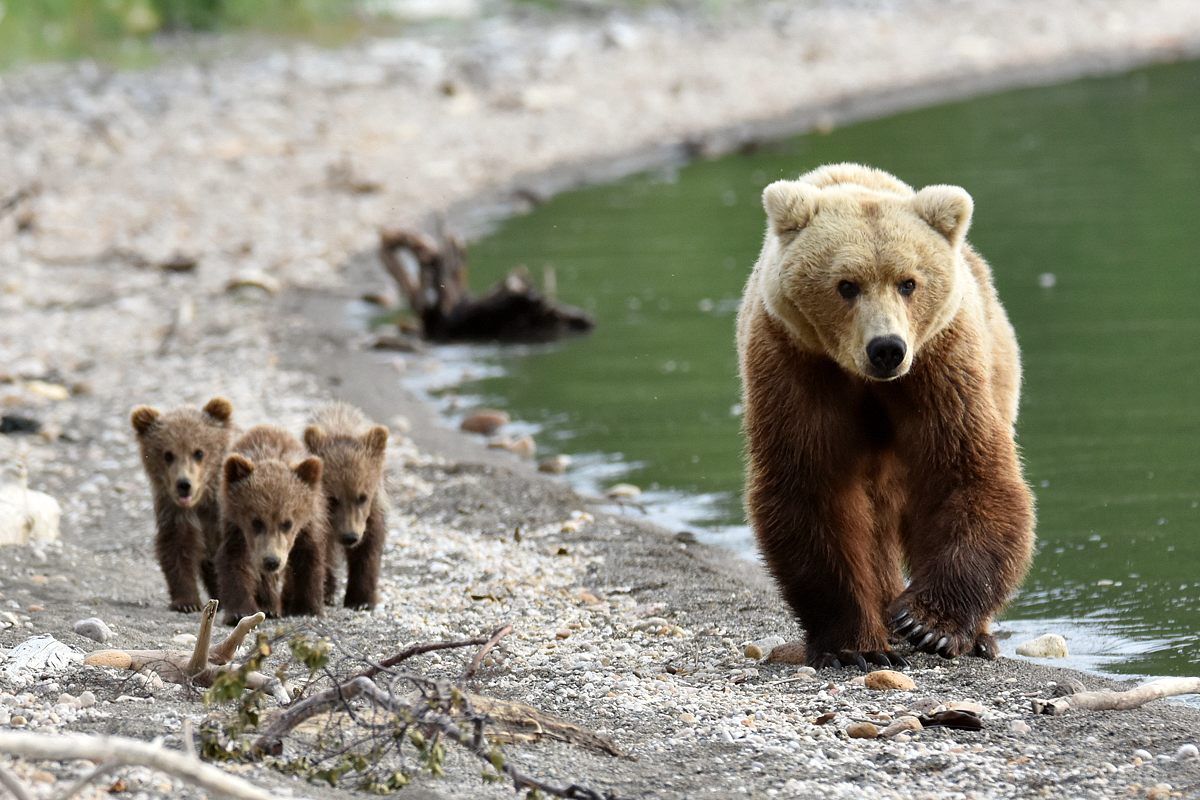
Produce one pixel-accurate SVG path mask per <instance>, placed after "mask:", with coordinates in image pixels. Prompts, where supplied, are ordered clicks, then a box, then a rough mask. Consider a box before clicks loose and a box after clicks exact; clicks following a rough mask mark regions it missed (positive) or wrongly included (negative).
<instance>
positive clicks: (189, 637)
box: [171, 633, 196, 647]
mask: <svg viewBox="0 0 1200 800" xmlns="http://www.w3.org/2000/svg"><path fill="white" fill-rule="evenodd" d="M171 641H172V642H174V643H175V644H181V645H184V646H185V647H190V646H192V645H194V644H195V643H196V634H194V633H177V634H175V635H174V636H172V637H171Z"/></svg>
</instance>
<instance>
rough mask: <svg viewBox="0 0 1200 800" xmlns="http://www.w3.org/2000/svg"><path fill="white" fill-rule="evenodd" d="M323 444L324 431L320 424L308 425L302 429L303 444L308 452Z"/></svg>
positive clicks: (314, 450) (315, 450)
mask: <svg viewBox="0 0 1200 800" xmlns="http://www.w3.org/2000/svg"><path fill="white" fill-rule="evenodd" d="M323 444H325V431H323V430H321V426H320V425H309V426H308V427H307V428H305V429H304V446H305V447H307V448H308V452H310V453H315V452H317V451H318V450H320V449H321V446H322V445H323Z"/></svg>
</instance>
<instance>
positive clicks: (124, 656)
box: [84, 600, 291, 705]
mask: <svg viewBox="0 0 1200 800" xmlns="http://www.w3.org/2000/svg"><path fill="white" fill-rule="evenodd" d="M219 605H220V604H219V603H218V602H217V601H216V600H209V601H208V605H206V606H205V607H204V611H203V612H202V614H201V617H200V632H199V633H198V634H197V637H196V646H195V648H193V649H192V650H191V651H187V650H100V651H97V652H95V653H92V654H91V655H89V656H88V657H87V658H86V659H85V660H84V663H87V664H99V665H104V666H117V667H121V668H124V669H128V670H130V671H131V672H141V671H143V670H150V671H152V672H156V673H158V675H159V676H161V677H162V678H163V679H164V680H168V681H171V682H172V683H178V684H181V685H183V686H200V687H206V688H207V687H209V686H212V685H213V681H214V680H216V678H217V676H218V675H220V674H221V673H222V672H233V671H236V667H235V666H233V665H231V664H230V663H229V662H230V661H232V660H233V656H234V653H236V652H237V649H238V647H240V646H241V644H242V642H243V641H245V639H246V635H247V634H249V633H250V631H252V630H254V629H255V628H257V627H258V625H259V623H261V622H262V621H263V620H264V619H266V615H265V614H263V613H262V612H261V611H260V612H258V613H257V614H255V615H254V616H252V617H242V619H241V620H240V621H239V622H238V624H237V627H236V628H234V629H233V631H232V632H231V633H230V634H229V635H228V636H226V637H225V638H224V639H223V640H221V642H220V643H218V644H216V645H213V644H212V631H213V621H214V620H215V619H216V616H217V607H218V606H219ZM246 685H247V686H249V687H250V688H252V689H264V690H266V691H267V692H269V693H271V694H272V695H274V696H275V698H276V699H277V700H278V701H279V702H280V703H282V704H284V705H286V704H288V703H290V702H291V696H290V694H289V693H288V690H287V688H286V687H285V686H284V685H283V684H282V683H281V682H280V681H279V679H278V678H274V677H268V676H266V675H263V674H262V673H261V672H250V673H248V674H247V675H246Z"/></svg>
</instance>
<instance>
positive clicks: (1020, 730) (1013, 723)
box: [1008, 719, 1033, 735]
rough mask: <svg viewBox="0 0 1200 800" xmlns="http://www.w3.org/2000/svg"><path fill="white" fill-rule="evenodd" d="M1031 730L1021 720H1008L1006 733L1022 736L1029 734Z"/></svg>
mask: <svg viewBox="0 0 1200 800" xmlns="http://www.w3.org/2000/svg"><path fill="white" fill-rule="evenodd" d="M1032 730H1033V728H1031V727H1029V725H1028V724H1027V723H1025V722H1024V721H1022V720H1019V719H1014V720H1009V723H1008V732H1009V733H1016V734H1019V735H1024V734H1026V733H1029V732H1030V731H1032Z"/></svg>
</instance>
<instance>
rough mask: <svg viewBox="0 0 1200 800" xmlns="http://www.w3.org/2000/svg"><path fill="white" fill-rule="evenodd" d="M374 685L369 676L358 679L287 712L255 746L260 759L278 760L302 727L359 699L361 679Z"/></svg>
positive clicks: (297, 705)
mask: <svg viewBox="0 0 1200 800" xmlns="http://www.w3.org/2000/svg"><path fill="white" fill-rule="evenodd" d="M360 678H361V679H362V680H365V681H370V678H368V677H367V676H365V675H358V676H356V677H354V678H353V679H351V680H349V681H347V682H346V683H339V684H338V685H337V686H334V687H333V688H332V689H326V690H325V691H323V692H320V693H318V694H314V695H311V696H310V697H306V698H304V699H303V700H301V701H300V702H299V703H296V704H295V705H293V706H290V707H289V708H287V709H286V710H285V711H284V712H283V713H282V714H280V715H279V716H277V717H275V719H274V720H273V721H272V722H271V724H270V725H269V726H267V729H266V730H265V731H263V734H262V735H261V736H259V737H258V739H257V740H255V742H254V746H253V752H255V753H257V754H259V755H270V756H277V755H279V754H280V753H282V752H283V737H284V736H286V735H287V734H288V732H290V731H291V730H292V728H295V727H296V726H297V725H299V724H300V723H302V722H304V721H305V720H306V719H309V718H311V717H314V716H316V715H317V714H320V713H321V712H323V711H328V710H330V709H332V708H335V707H337V706H340V705H343V704H345V703H346V701H348V700H351V699H352V698H354V697H357V696H358V692H359V685H358V684H357V683H356V681H358V680H359V679H360Z"/></svg>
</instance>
